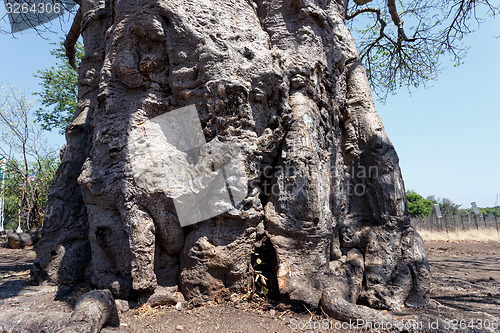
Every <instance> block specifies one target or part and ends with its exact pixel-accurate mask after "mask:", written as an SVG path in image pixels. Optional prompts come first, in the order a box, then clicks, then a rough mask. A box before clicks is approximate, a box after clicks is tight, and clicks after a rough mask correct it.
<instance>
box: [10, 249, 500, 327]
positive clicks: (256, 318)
mask: <svg viewBox="0 0 500 333" xmlns="http://www.w3.org/2000/svg"><path fill="white" fill-rule="evenodd" d="M426 248H427V251H428V255H429V261H430V263H431V270H432V274H433V278H434V281H433V285H432V292H431V297H432V298H433V300H434V301H435V302H434V305H432V306H429V307H427V308H425V309H420V310H414V311H412V312H410V313H412V314H417V315H422V316H428V315H430V316H433V317H435V318H438V317H439V318H442V319H444V320H445V321H441V322H440V323H439V325H449V326H450V328H453V326H455V322H453V321H449V320H457V322H456V326H457V328H459V327H460V326H459V325H460V320H462V324H463V323H465V322H464V320H467V325H469V326H474V328H475V330H470V329H469V330H468V331H471V332H474V331H477V332H480V331H485V330H484V329H478V328H479V323H480V321H482V322H483V323H487V325H488V326H490V328H491V327H493V328H495V327H496V326H493V325H494V324H492V323H497V324H498V323H499V320H500V242H498V241H489V242H463V241H462V242H443V241H428V242H426ZM34 257H35V254H34V251H33V249H25V250H11V249H6V248H0V311H3V310H8V309H18V310H20V311H65V312H69V311H71V308H72V306H73V305H74V301H75V300H76V298H77V297H78V296H79V295H80V294H81V293H83V292H85V290H82V289H76V290H72V289H66V290H58V289H57V288H55V287H33V286H29V284H28V280H29V268H30V263H31V262H32V261H33V259H34ZM55 299H57V300H55ZM406 314H407V313H406ZM398 315H400V316H404V315H405V313H400V314H398ZM120 320H121V328H122V329H123V330H127V331H129V332H140V333H151V332H252V333H257V332H297V331H298V330H297V329H294V328H298V327H299V326H304V325H306V323H308V322H309V324H308V325H313V323H316V325H322V326H321V327H324V328H326V326H323V325H326V324H328V325H329V327H332V326H333V327H335V325H336V324H337V325H339V323H338V322H335V321H331V322H327V321H326V319H325V317H324V316H323V315H322V314H321V310H316V311H314V310H309V309H306V308H305V307H303V306H302V307H297V308H290V306H286V305H283V304H281V305H278V304H274V305H271V304H268V303H266V302H251V303H249V302H247V301H245V300H236V301H235V300H234V299H233V301H224V300H221V302H220V303H218V304H217V303H212V304H207V305H205V306H201V307H197V308H192V307H188V308H184V309H181V310H176V309H175V307H173V306H165V307H160V308H156V309H151V308H146V307H142V308H139V309H133V310H129V311H125V312H123V313H121V314H120ZM446 320H448V321H446ZM440 327H441V326H440ZM304 331H309V332H311V331H312V330H307V329H305V330H304ZM316 331H329V332H352V330H342V329H340V330H336V329H328V330H326V329H320V330H316ZM360 331H362V330H360ZM367 331H370V332H375V330H365V332H367ZM458 331H460V330H456V332H458ZM466 331H467V330H466ZM486 331H487V330H486ZM489 331H490V332H495V330H489ZM496 331H498V332H500V329H497V330H496Z"/></svg>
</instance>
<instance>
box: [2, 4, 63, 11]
mask: <svg viewBox="0 0 500 333" xmlns="http://www.w3.org/2000/svg"><path fill="white" fill-rule="evenodd" d="M5 7H6V9H7V14H29V13H31V14H59V13H60V12H61V10H62V8H61V4H60V3H57V2H56V3H51V2H47V3H43V2H34V3H27V2H23V3H19V2H13V3H12V2H8V3H7V4H6V5H5Z"/></svg>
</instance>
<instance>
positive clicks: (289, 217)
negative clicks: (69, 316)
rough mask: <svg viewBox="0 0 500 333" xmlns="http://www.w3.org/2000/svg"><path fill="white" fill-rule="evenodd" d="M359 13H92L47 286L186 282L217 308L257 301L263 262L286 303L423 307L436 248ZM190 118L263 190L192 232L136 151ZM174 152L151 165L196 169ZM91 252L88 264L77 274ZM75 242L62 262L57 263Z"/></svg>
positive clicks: (333, 9)
mask: <svg viewBox="0 0 500 333" xmlns="http://www.w3.org/2000/svg"><path fill="white" fill-rule="evenodd" d="M344 5H345V4H344V2H343V1H329V0H292V1H288V0H287V1H285V0H254V1H248V0H235V1H226V0H211V1H207V0H196V1H184V0H169V1H166V0H144V1H142V2H139V3H138V2H136V1H128V0H124V1H120V2H117V1H113V0H110V1H106V2H104V1H102V2H97V1H88V0H87V1H84V0H82V4H81V12H82V24H81V31H82V36H83V40H84V44H85V58H84V59H83V60H82V63H81V65H80V78H79V85H80V93H79V110H80V111H81V113H80V115H79V116H78V117H77V118H76V119H75V122H74V128H75V129H70V130H69V132H68V141H69V142H68V148H67V149H66V152H65V154H64V159H63V164H62V166H61V168H60V172H59V178H58V182H57V184H70V186H71V190H69V189H70V187H69V185H68V186H67V187H63V185H56V188H55V189H54V190H53V191H52V192H51V196H50V199H49V212H50V211H51V210H55V209H59V210H60V213H59V214H58V216H56V215H55V214H50V213H49V214H48V215H47V216H48V217H47V219H46V223H45V225H46V228H47V231H46V235H44V237H43V238H42V240H41V243H43V244H41V246H40V247H39V251H38V257H37V261H36V263H35V266H34V270H33V273H34V277H35V279H37V280H39V281H48V282H53V283H57V282H60V281H61V280H64V281H67V279H73V280H78V279H80V278H83V277H84V272H85V271H86V272H87V274H88V277H89V279H90V280H91V282H92V283H93V284H94V285H95V286H97V287H98V288H109V289H110V290H111V291H112V292H113V293H114V294H115V296H118V297H121V298H129V297H134V296H138V295H142V294H151V293H152V292H154V291H155V289H156V288H158V286H161V287H169V286H174V285H179V287H180V290H181V291H182V293H183V294H184V296H185V297H186V298H187V299H195V300H207V299H213V298H214V297H215V295H216V294H217V293H218V292H219V291H220V290H221V289H225V288H228V289H229V290H231V291H234V292H243V291H244V290H245V289H246V288H248V286H249V282H250V281H251V279H252V278H253V276H252V274H253V268H252V266H253V265H252V252H258V253H259V255H260V256H261V257H262V258H263V259H264V265H265V266H266V274H267V275H268V276H267V277H268V278H269V286H270V288H272V289H273V290H271V292H274V293H276V294H277V293H279V294H281V295H284V296H286V297H288V298H290V299H292V300H298V301H302V302H305V303H307V304H309V305H312V306H319V305H322V306H323V308H324V309H325V311H326V312H327V313H329V314H331V315H332V316H335V317H338V318H340V319H350V318H356V317H359V316H363V315H367V314H369V313H370V312H367V311H368V310H366V309H367V308H365V307H362V306H359V305H357V304H364V305H368V306H370V307H374V308H385V309H395V308H399V307H402V306H404V305H407V306H422V305H425V304H426V302H427V293H428V289H429V280H430V272H429V267H428V264H427V259H426V253H425V249H424V246H423V242H422V240H421V238H420V236H419V235H418V234H417V233H416V232H415V231H414V230H413V228H412V227H411V225H410V223H409V218H408V212H407V205H406V198H405V191H404V185H403V180H402V177H401V172H400V169H399V166H398V157H397V155H396V152H395V150H394V147H393V145H392V143H391V142H390V140H389V139H388V138H387V135H386V134H385V132H384V128H383V125H382V123H381V121H380V119H379V117H378V115H377V113H376V111H375V108H374V104H373V100H372V96H371V93H370V88H369V85H368V81H367V79H366V73H365V70H364V68H363V66H362V65H361V63H360V60H359V56H358V54H357V51H356V48H355V44H354V41H353V39H352V37H351V35H350V33H349V31H348V30H347V28H346V26H345V18H344V15H345V8H344ZM192 104H194V105H195V106H196V108H197V110H198V114H199V118H200V120H201V124H202V128H203V132H204V136H205V139H206V140H207V141H212V140H214V139H215V138H217V140H219V141H221V142H230V143H232V144H234V145H236V146H238V147H239V148H240V150H241V151H242V152H243V154H244V156H245V169H246V175H247V178H248V194H247V195H246V197H245V199H244V200H243V202H242V203H241V204H239V205H237V206H236V207H233V209H231V210H229V211H228V212H226V213H224V214H222V215H219V216H217V217H214V218H211V219H208V220H206V221H203V222H201V223H198V224H195V225H191V226H187V227H181V226H180V224H179V220H178V217H177V216H176V210H175V207H174V203H173V199H174V198H172V196H169V193H167V192H166V191H164V190H162V189H161V188H158V187H155V186H152V187H148V186H145V185H144V184H158V183H161V182H162V181H163V180H162V179H161V177H160V176H158V174H157V173H156V171H157V170H155V169H154V168H153V167H151V168H150V169H147V168H149V167H147V166H145V168H146V170H145V171H146V172H145V173H144V172H143V173H142V174H141V175H138V173H137V172H135V170H134V169H133V168H132V167H131V165H133V162H134V161H137V159H138V158H144V156H139V155H137V154H138V153H137V151H136V150H134V149H131V148H130V147H131V145H134V142H139V141H140V142H142V143H144V142H146V143H148V142H149V144H150V145H152V146H155V145H154V144H155V143H156V146H155V147H158V145H163V143H162V141H161V140H160V141H158V140H159V138H158V137H154V136H151V132H148V131H147V130H146V129H145V128H146V127H145V126H144V124H145V123H146V122H148V121H149V120H151V119H153V118H155V117H157V116H159V115H161V114H164V113H166V112H170V111H173V110H176V109H178V108H181V107H184V106H187V105H192ZM76 128H82V130H79V132H78V133H79V134H73V133H74V132H75V131H76ZM72 140H73V141H72ZM138 140H139V141H138ZM161 147H164V149H163V150H162V149H151V150H150V155H147V156H146V157H147V158H149V159H151V160H155V161H165V160H166V159H169V160H172V161H174V160H175V161H180V162H179V163H181V162H182V163H190V164H193V165H196V163H197V161H187V160H186V157H185V154H183V152H181V151H179V150H177V149H176V147H173V146H169V145H167V144H165V146H161ZM183 156H184V157H183ZM183 158H184V160H183ZM182 163H181V164H179V165H184V164H182ZM143 171H144V170H143ZM139 177H147V179H146V181H145V180H144V179H143V178H141V179H139ZM77 180H78V183H79V187H78V186H77V185H76V181H77ZM62 193H64V194H63V197H61V194H62ZM82 204H84V205H85V208H86V210H85V213H78V214H77V212H79V210H78V209H79V207H82ZM47 222H49V223H47ZM71 225H76V226H77V230H78V231H79V232H80V233H84V234H86V233H87V230H88V241H85V240H80V239H79V238H78V237H75V238H70V237H69V236H67V235H65V234H63V231H64V230H66V229H68V228H69V227H68V226H71ZM49 235H52V236H49ZM79 237H81V238H86V237H87V236H86V235H82V234H80V235H79ZM87 242H88V243H87ZM86 244H89V245H90V248H91V255H90V257H88V261H86V260H83V259H81V260H77V259H76V254H80V253H84V250H82V249H85V246H87V245H86ZM61 246H62V247H64V249H65V252H64V253H65V255H64V258H61V257H60V256H57V255H56V256H55V258H54V259H51V258H50V253H51V249H56V248H60V247H61ZM82 251H83V252H82ZM56 253H58V252H57V251H56ZM75 266H78V269H75ZM70 269H71V270H73V269H75V270H74V271H73V272H74V273H75V274H73V275H71V274H67V273H65V272H67V271H68V270H70Z"/></svg>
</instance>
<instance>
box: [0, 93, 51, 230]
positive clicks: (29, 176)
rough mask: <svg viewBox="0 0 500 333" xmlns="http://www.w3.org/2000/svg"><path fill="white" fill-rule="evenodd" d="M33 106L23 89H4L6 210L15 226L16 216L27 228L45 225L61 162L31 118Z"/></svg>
mask: <svg viewBox="0 0 500 333" xmlns="http://www.w3.org/2000/svg"><path fill="white" fill-rule="evenodd" d="M32 107H33V103H32V102H31V101H30V100H28V97H27V95H26V94H25V93H24V92H23V91H21V90H19V89H15V88H13V87H9V88H7V89H2V90H1V94H0V129H1V131H2V136H1V137H0V141H1V143H2V145H0V154H1V155H2V156H4V157H7V160H8V161H7V163H6V189H5V198H6V199H5V208H6V210H5V211H6V216H7V217H8V219H9V221H10V223H11V226H12V222H14V220H15V218H14V215H15V216H16V217H17V220H18V221H19V220H21V221H22V222H21V224H22V227H23V228H26V229H28V228H30V227H33V226H40V225H41V222H42V218H43V211H44V210H45V203H46V201H47V195H48V187H49V184H50V183H51V181H52V179H53V177H54V174H55V170H56V168H57V165H58V163H57V160H56V157H55V156H56V155H55V153H54V152H53V151H51V150H49V149H48V148H47V146H46V144H45V143H44V140H43V137H42V130H41V129H40V128H39V127H38V126H37V125H36V123H35V122H34V121H33V119H32V118H31V110H32ZM13 206H17V207H16V208H17V209H15V208H14V207H13ZM16 211H17V212H16ZM15 222H16V224H17V221H15Z"/></svg>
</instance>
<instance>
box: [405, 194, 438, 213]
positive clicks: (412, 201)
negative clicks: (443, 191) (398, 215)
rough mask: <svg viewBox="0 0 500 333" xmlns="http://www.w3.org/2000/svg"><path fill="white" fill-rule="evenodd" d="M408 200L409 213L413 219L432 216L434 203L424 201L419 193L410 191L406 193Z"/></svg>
mask: <svg viewBox="0 0 500 333" xmlns="http://www.w3.org/2000/svg"><path fill="white" fill-rule="evenodd" d="M406 199H407V200H408V213H409V214H410V216H411V217H419V218H423V217H428V216H430V215H431V214H432V210H433V202H432V201H430V200H427V199H424V197H422V196H421V195H420V194H418V193H417V192H415V191H412V190H409V191H408V192H406Z"/></svg>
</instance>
